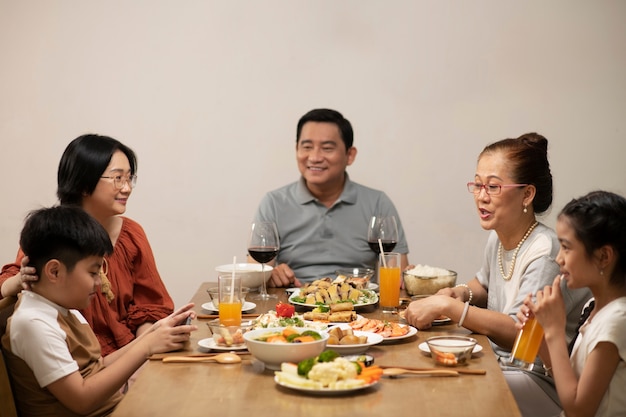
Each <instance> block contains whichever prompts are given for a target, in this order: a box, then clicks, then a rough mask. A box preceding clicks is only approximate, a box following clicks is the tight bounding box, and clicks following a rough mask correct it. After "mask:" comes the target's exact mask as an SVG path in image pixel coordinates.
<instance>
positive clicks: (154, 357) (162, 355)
mask: <svg viewBox="0 0 626 417" xmlns="http://www.w3.org/2000/svg"><path fill="white" fill-rule="evenodd" d="M229 352H230V353H234V354H235V355H241V356H244V355H250V352H248V351H247V350H238V351H229ZM220 353H224V352H209V353H190V354H181V352H171V353H155V354H154V355H152V356H150V357H149V358H148V359H149V360H151V361H160V360H162V359H163V358H165V357H167V356H185V357H190V358H205V357H211V356H215V355H219V354H220Z"/></svg>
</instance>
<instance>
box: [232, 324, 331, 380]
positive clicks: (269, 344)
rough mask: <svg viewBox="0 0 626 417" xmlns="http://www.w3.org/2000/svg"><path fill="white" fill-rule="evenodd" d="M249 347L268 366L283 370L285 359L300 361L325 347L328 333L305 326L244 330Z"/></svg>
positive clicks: (318, 352)
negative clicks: (282, 365) (281, 367)
mask: <svg viewBox="0 0 626 417" xmlns="http://www.w3.org/2000/svg"><path fill="white" fill-rule="evenodd" d="M243 338H244V340H245V341H246V346H247V347H248V350H249V351H250V353H251V354H252V356H254V357H255V358H256V359H258V360H259V361H261V362H263V363H264V364H265V367H266V368H267V369H272V370H280V364H281V363H283V362H292V363H298V362H300V361H301V360H304V359H306V358H311V357H315V356H317V355H319V354H320V353H322V352H323V351H324V349H325V348H326V341H327V340H328V333H326V332H320V331H316V330H313V329H307V328H303V327H291V326H288V327H267V328H261V329H255V330H251V331H249V332H246V333H244V334H243Z"/></svg>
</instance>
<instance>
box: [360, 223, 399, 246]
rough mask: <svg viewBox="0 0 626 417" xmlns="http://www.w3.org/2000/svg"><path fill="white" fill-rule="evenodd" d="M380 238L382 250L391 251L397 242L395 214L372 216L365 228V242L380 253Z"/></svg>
mask: <svg viewBox="0 0 626 417" xmlns="http://www.w3.org/2000/svg"><path fill="white" fill-rule="evenodd" d="M379 239H380V241H381V243H382V246H383V251H384V252H391V251H392V250H393V248H395V247H396V244H397V243H398V224H397V222H396V216H372V218H371V219H370V223H369V226H368V228H367V244H368V245H369V246H370V249H371V250H373V251H374V252H375V253H376V254H378V255H380V245H379V244H378V240H379Z"/></svg>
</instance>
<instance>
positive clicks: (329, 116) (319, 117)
mask: <svg viewBox="0 0 626 417" xmlns="http://www.w3.org/2000/svg"><path fill="white" fill-rule="evenodd" d="M307 122H323V123H333V124H335V125H337V127H338V128H339V133H340V134H341V139H342V140H343V143H344V144H345V145H346V151H347V150H348V149H350V148H351V147H352V143H353V142H354V132H353V130H352V125H351V124H350V121H349V120H348V119H346V118H345V117H343V115H342V114H341V113H339V112H338V111H336V110H331V109H313V110H311V111H309V112H308V113H307V114H305V115H304V116H302V117H301V118H300V120H299V121H298V128H297V131H296V143H298V142H299V141H300V133H302V126H304V124H305V123H307Z"/></svg>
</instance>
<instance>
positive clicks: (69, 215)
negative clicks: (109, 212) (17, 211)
mask: <svg viewBox="0 0 626 417" xmlns="http://www.w3.org/2000/svg"><path fill="white" fill-rule="evenodd" d="M20 247H21V248H22V250H23V251H24V254H25V255H26V256H28V257H29V259H30V265H31V266H34V267H35V268H36V269H37V272H38V273H39V272H40V271H42V270H43V267H44V265H45V264H46V262H48V261H49V260H51V259H58V260H59V261H60V262H62V263H63V264H64V265H65V267H66V268H67V269H68V271H69V272H71V271H72V270H73V269H74V267H75V266H76V263H77V262H79V261H80V260H82V259H85V258H87V257H89V256H104V255H110V254H111V253H112V252H113V245H112V244H111V239H110V238H109V235H108V233H107V232H106V230H104V227H102V225H101V224H100V223H98V222H97V221H96V219H94V218H93V217H91V216H90V215H89V214H87V212H86V211H84V210H83V209H82V208H80V207H76V206H55V207H50V208H43V209H39V210H34V211H32V212H31V213H29V214H28V216H27V217H26V222H25V223H24V228H23V229H22V233H21V235H20Z"/></svg>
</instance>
